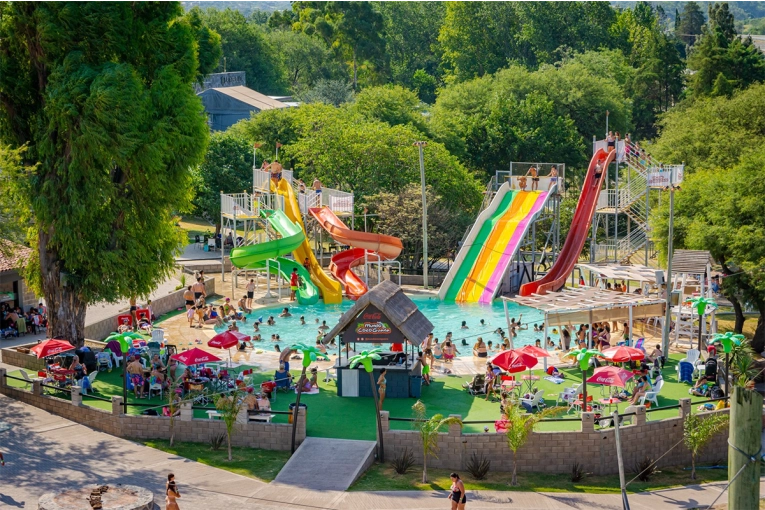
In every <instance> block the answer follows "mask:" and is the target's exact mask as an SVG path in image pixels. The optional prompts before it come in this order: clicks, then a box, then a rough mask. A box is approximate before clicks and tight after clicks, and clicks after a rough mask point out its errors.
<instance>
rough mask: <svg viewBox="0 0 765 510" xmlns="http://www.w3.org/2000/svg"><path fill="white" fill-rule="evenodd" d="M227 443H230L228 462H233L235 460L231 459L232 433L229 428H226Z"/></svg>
mask: <svg viewBox="0 0 765 510" xmlns="http://www.w3.org/2000/svg"><path fill="white" fill-rule="evenodd" d="M226 443H228V461H229V462H231V461H232V460H233V459H232V458H231V431H229V430H228V427H226Z"/></svg>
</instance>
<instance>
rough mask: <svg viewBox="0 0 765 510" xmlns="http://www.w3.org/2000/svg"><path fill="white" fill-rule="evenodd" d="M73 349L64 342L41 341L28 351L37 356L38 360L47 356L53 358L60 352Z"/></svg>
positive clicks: (54, 340)
mask: <svg viewBox="0 0 765 510" xmlns="http://www.w3.org/2000/svg"><path fill="white" fill-rule="evenodd" d="M72 349H74V345H72V344H70V343H69V342H67V341H66V340H56V339H50V340H43V341H42V342H40V343H39V344H37V345H35V346H34V347H32V348H31V349H30V351H32V352H33V353H35V354H36V355H37V357H38V358H47V357H48V356H55V355H56V354H61V353H62V352H66V351H71V350H72Z"/></svg>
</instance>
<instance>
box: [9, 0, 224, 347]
mask: <svg viewBox="0 0 765 510" xmlns="http://www.w3.org/2000/svg"><path fill="white" fill-rule="evenodd" d="M182 14H183V11H182V9H181V6H180V3H178V2H167V3H140V2H139V3H113V2H7V3H3V4H0V19H2V23H0V69H3V72H0V136H2V142H3V143H4V144H8V145H11V146H13V147H20V146H22V145H24V144H26V145H27V147H28V149H27V151H26V153H25V154H24V155H23V157H24V160H25V162H26V163H27V164H36V165H37V166H36V167H35V169H34V170H33V171H31V172H29V173H26V174H24V175H23V176H21V177H20V179H18V180H16V181H14V183H13V186H14V187H15V189H16V191H15V192H17V193H20V194H22V195H23V196H24V197H25V199H26V200H28V202H29V204H30V209H29V215H30V218H29V219H30V222H31V225H32V228H31V229H30V234H29V240H30V243H32V244H33V245H34V246H35V247H36V260H35V261H33V263H31V264H29V265H28V270H29V273H30V274H28V276H29V277H30V281H32V282H33V283H37V285H38V287H39V288H40V289H41V290H42V293H43V294H44V296H45V299H46V302H47V304H48V310H49V317H48V318H49V321H50V326H49V329H48V334H49V335H50V336H52V337H55V336H61V337H63V338H66V339H68V340H70V341H72V342H75V343H76V344H78V345H82V343H83V341H84V328H85V309H86V307H87V305H88V303H93V302H97V301H104V300H105V301H116V300H118V299H120V298H126V297H129V296H136V295H145V294H148V293H149V292H151V291H152V290H153V289H155V288H156V286H157V284H158V283H159V282H160V281H162V280H163V279H164V278H165V277H167V276H168V275H169V274H170V273H171V272H172V271H173V268H174V263H175V261H174V258H173V255H174V254H175V253H176V252H177V250H178V248H179V244H180V242H181V239H182V234H181V233H180V232H179V231H178V230H177V229H176V227H175V225H174V223H175V222H174V216H173V215H174V213H175V212H176V211H184V210H188V209H189V208H190V202H191V200H190V199H191V196H190V193H189V190H190V187H191V174H190V172H189V168H190V167H191V166H193V165H196V164H198V163H199V162H200V161H201V159H202V156H203V154H204V150H205V146H206V143H207V136H208V128H207V126H206V124H205V120H204V117H203V115H202V105H201V103H200V101H199V99H198V98H197V97H196V96H195V95H194V92H193V90H192V88H191V83H192V82H193V81H194V80H195V79H196V78H197V75H198V73H199V72H202V73H203V74H204V73H206V72H209V71H210V69H209V68H208V69H202V68H200V67H199V61H198V58H197V51H198V47H199V42H198V41H197V40H196V37H197V35H198V30H195V28H194V27H193V26H192V25H191V24H190V23H189V20H188V19H186V18H183V17H182ZM2 193H3V190H0V194H2Z"/></svg>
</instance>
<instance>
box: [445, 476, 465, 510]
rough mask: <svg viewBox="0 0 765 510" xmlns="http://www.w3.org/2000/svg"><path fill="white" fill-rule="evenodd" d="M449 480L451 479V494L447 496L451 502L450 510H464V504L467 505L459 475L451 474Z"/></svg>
mask: <svg viewBox="0 0 765 510" xmlns="http://www.w3.org/2000/svg"><path fill="white" fill-rule="evenodd" d="M449 478H451V479H452V488H451V491H452V492H451V493H450V494H449V496H448V498H449V499H451V500H452V510H465V503H467V494H466V493H465V484H464V483H462V480H460V475H458V474H457V473H452V474H451V475H449Z"/></svg>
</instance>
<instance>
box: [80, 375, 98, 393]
mask: <svg viewBox="0 0 765 510" xmlns="http://www.w3.org/2000/svg"><path fill="white" fill-rule="evenodd" d="M97 376H98V370H94V371H93V372H91V373H89V374H88V382H89V383H90V384H89V387H90V389H91V391H93V382H94V381H95V380H96V377H97ZM82 393H83V394H84V395H87V394H88V388H86V387H85V385H82Z"/></svg>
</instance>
